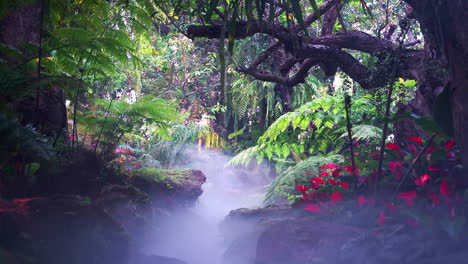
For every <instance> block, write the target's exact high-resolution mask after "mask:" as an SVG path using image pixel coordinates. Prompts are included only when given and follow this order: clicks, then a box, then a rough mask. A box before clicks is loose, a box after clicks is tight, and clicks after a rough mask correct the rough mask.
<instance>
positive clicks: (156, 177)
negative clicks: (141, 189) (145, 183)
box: [134, 168, 192, 187]
mask: <svg viewBox="0 0 468 264" xmlns="http://www.w3.org/2000/svg"><path fill="white" fill-rule="evenodd" d="M134 175H135V176H140V177H143V178H145V179H148V180H151V181H157V182H162V183H165V184H167V185H168V187H174V186H180V185H185V184H187V183H192V180H191V179H190V171H183V170H162V169H157V168H144V169H139V170H136V171H135V172H134Z"/></svg>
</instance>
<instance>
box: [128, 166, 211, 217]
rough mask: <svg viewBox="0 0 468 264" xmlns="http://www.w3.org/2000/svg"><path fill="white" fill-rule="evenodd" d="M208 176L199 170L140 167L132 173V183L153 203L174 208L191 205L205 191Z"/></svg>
mask: <svg viewBox="0 0 468 264" xmlns="http://www.w3.org/2000/svg"><path fill="white" fill-rule="evenodd" d="M205 180H206V176H205V175H204V174H203V173H202V172H201V171H199V170H162V169H156V168H145V169H139V170H135V171H133V172H132V174H131V175H130V179H129V181H130V183H131V184H133V185H134V186H136V187H137V188H139V189H141V190H142V191H144V192H146V193H147V194H148V195H149V196H150V198H151V200H152V202H153V205H155V206H157V207H167V208H174V207H177V206H180V205H191V204H193V203H194V202H195V201H196V200H197V199H198V197H199V196H200V195H201V194H202V193H203V190H202V188H201V186H202V184H203V183H204V182H205Z"/></svg>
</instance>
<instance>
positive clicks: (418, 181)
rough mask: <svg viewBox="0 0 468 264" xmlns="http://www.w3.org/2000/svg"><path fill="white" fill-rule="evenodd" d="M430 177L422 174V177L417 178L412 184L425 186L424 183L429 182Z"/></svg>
mask: <svg viewBox="0 0 468 264" xmlns="http://www.w3.org/2000/svg"><path fill="white" fill-rule="evenodd" d="M430 178H431V177H430V176H429V175H427V174H424V175H423V176H421V177H419V178H417V179H416V180H414V184H416V185H417V186H425V185H426V183H427V182H428V181H429V179H430Z"/></svg>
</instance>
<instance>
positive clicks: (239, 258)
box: [222, 206, 468, 264]
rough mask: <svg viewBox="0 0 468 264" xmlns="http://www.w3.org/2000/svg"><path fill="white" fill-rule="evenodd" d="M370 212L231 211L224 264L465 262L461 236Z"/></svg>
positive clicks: (226, 226) (467, 255)
mask: <svg viewBox="0 0 468 264" xmlns="http://www.w3.org/2000/svg"><path fill="white" fill-rule="evenodd" d="M374 210H377V209H374V208H368V210H367V211H366V210H345V212H344V213H341V214H339V215H335V216H334V215H328V216H324V215H318V214H314V213H310V212H308V211H305V210H303V208H302V207H289V206H270V207H267V208H259V209H238V210H235V211H232V212H231V213H230V214H229V216H228V217H226V219H225V221H224V222H223V224H222V227H223V232H224V235H225V237H226V240H227V241H228V247H227V249H226V251H225V252H224V260H225V263H226V264H235V263H243V264H284V263H288V264H296V263H297V264H299V263H301V264H302V263H317V264H320V263H327V264H374V263H381V264H394V263H424V264H436V263H456V264H462V263H466V259H468V252H467V251H466V250H464V245H466V243H467V242H468V236H467V235H466V234H465V233H466V232H465V233H463V234H460V235H459V239H458V240H457V239H453V238H450V237H449V235H448V234H447V233H446V232H440V231H436V230H433V229H430V228H427V227H423V226H411V225H408V224H404V223H403V224H402V223H397V222H396V221H395V222H392V221H391V220H390V219H389V222H388V223H386V224H385V225H377V223H376V219H375V215H376V214H377V213H376V212H374ZM370 215H372V217H371V216H370ZM364 218H367V221H364ZM369 219H371V220H369ZM361 220H362V221H361Z"/></svg>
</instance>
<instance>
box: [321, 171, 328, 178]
mask: <svg viewBox="0 0 468 264" xmlns="http://www.w3.org/2000/svg"><path fill="white" fill-rule="evenodd" d="M325 176H330V173H328V172H322V173H320V174H319V177H325Z"/></svg>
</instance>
